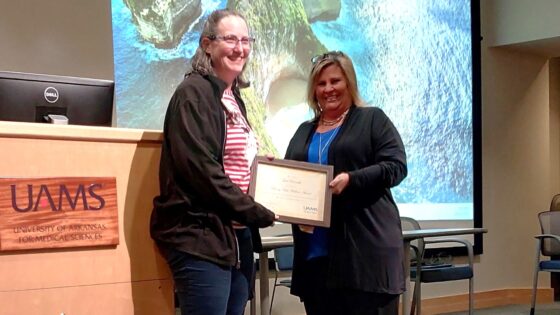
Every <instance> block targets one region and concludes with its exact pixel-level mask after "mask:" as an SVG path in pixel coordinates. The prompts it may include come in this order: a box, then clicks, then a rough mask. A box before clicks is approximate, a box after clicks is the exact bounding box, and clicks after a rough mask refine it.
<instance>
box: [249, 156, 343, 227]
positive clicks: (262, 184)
mask: <svg viewBox="0 0 560 315" xmlns="http://www.w3.org/2000/svg"><path fill="white" fill-rule="evenodd" d="M332 179H333V167H332V166H330V165H319V164H313V163H306V162H297V161H290V160H272V161H271V160H269V159H267V158H265V157H257V158H256V159H255V162H254V163H253V176H252V180H251V184H250V186H249V194H250V195H251V196H253V197H254V198H255V200H256V201H257V202H259V203H261V204H262V205H264V206H265V207H267V208H269V209H271V210H273V211H274V212H275V213H276V214H277V215H278V216H279V217H280V218H279V220H278V221H282V222H287V223H295V224H307V225H313V226H323V227H329V226H330V218H331V198H332V193H331V190H330V189H329V183H330V182H331V181H332Z"/></svg>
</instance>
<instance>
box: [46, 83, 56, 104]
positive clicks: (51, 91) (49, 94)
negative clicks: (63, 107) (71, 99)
mask: <svg viewBox="0 0 560 315" xmlns="http://www.w3.org/2000/svg"><path fill="white" fill-rule="evenodd" d="M43 95H44V96H45V100H47V102H49V103H51V104H52V103H56V101H58V90H57V89H55V88H53V87H52V86H49V87H48V88H46V89H45V92H43Z"/></svg>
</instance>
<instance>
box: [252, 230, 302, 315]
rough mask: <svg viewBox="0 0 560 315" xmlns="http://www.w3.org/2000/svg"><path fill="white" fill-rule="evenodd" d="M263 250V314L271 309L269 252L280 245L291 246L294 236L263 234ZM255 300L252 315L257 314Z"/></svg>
mask: <svg viewBox="0 0 560 315" xmlns="http://www.w3.org/2000/svg"><path fill="white" fill-rule="evenodd" d="M261 241H262V247H263V251H262V253H259V285H260V290H259V301H260V306H261V315H267V314H268V310H269V309H270V298H269V296H268V293H269V292H268V285H269V283H268V252H269V251H271V250H274V249H275V248H279V247H286V246H291V245H293V244H294V238H293V237H292V236H291V235H290V236H263V237H262V238H261ZM255 300H256V297H255V298H254V299H252V300H251V315H256V312H257V309H256V305H255Z"/></svg>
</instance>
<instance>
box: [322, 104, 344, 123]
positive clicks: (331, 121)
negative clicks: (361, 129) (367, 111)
mask: <svg viewBox="0 0 560 315" xmlns="http://www.w3.org/2000/svg"><path fill="white" fill-rule="evenodd" d="M349 110H350V108H348V109H347V110H346V111H344V113H342V115H340V116H338V117H337V118H336V119H333V120H328V119H325V118H323V117H321V125H323V126H334V125H336V124H338V123H339V122H341V121H342V120H343V119H344V117H346V114H348V111H349Z"/></svg>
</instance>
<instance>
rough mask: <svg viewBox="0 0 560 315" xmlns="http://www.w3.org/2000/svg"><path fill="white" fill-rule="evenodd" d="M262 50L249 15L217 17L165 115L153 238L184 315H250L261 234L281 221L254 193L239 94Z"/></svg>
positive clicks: (250, 141) (250, 145) (251, 145)
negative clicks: (254, 55)
mask: <svg viewBox="0 0 560 315" xmlns="http://www.w3.org/2000/svg"><path fill="white" fill-rule="evenodd" d="M253 41H254V39H253V38H252V37H251V36H250V35H249V29H248V27H247V23H246V21H245V19H244V18H243V16H241V15H240V14H239V13H237V12H235V11H232V10H227V9H226V10H218V11H214V12H213V13H212V14H211V15H210V16H209V17H208V20H207V21H206V22H205V24H204V28H203V30H202V33H201V35H200V40H199V47H198V48H197V50H196V52H195V55H194V56H193V58H192V60H191V66H192V70H191V71H190V72H189V73H187V75H186V76H185V79H184V80H183V82H182V83H181V84H180V85H179V86H178V87H177V89H176V91H175V93H174V94H173V96H172V98H171V101H170V102H169V107H168V109H167V113H166V115H165V123H164V128H163V134H164V140H163V145H162V153H161V162H160V172H159V180H160V195H159V196H158V197H156V198H155V199H154V210H153V212H152V217H151V222H150V231H151V236H152V238H153V239H154V240H155V241H156V244H157V246H158V247H159V249H160V251H161V253H162V255H163V256H164V257H165V259H166V260H167V263H168V264H169V267H170V269H171V272H172V274H173V279H174V284H175V292H176V294H177V298H178V301H179V305H180V308H181V314H183V315H186V314H188V315H192V314H201V315H224V314H236V315H240V314H243V312H244V309H245V305H246V303H247V300H248V298H249V297H250V294H252V290H253V283H254V263H253V243H254V242H256V243H255V246H258V245H260V238H259V235H258V228H259V227H266V226H269V225H272V224H273V222H274V220H275V215H274V213H273V212H272V211H270V210H269V209H267V208H265V207H264V206H262V205H260V204H258V203H256V202H255V201H254V200H253V199H252V198H251V197H249V196H248V195H247V194H246V193H247V189H248V186H249V182H250V178H251V171H250V168H251V163H252V161H253V158H254V157H255V155H256V154H257V140H256V138H255V135H254V133H253V130H252V129H251V126H250V125H249V122H248V120H247V113H246V109H245V105H244V103H243V100H242V99H241V98H240V94H239V89H240V88H242V87H244V86H247V82H245V81H244V80H243V76H242V74H243V69H244V67H245V64H246V62H247V58H248V57H249V54H250V52H251V48H252V47H251V46H252V44H253Z"/></svg>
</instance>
